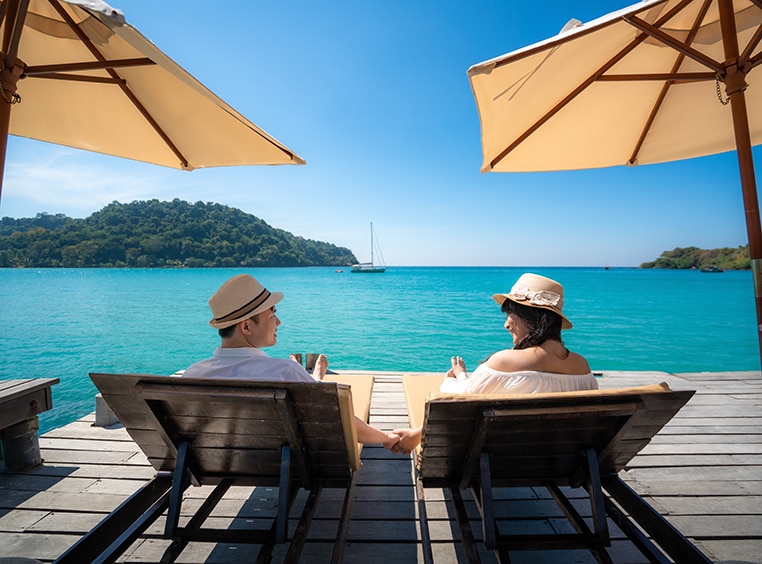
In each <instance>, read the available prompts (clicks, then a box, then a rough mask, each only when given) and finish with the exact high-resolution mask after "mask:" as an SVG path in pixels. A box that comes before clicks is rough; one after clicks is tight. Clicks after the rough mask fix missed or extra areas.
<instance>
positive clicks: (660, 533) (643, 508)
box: [603, 475, 712, 564]
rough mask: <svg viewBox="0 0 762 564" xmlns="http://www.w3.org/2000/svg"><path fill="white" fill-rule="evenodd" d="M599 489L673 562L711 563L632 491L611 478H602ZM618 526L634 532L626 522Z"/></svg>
mask: <svg viewBox="0 0 762 564" xmlns="http://www.w3.org/2000/svg"><path fill="white" fill-rule="evenodd" d="M603 487H604V488H606V491H607V492H608V494H609V495H610V496H611V497H612V498H613V499H614V500H615V501H616V502H617V503H618V504H619V505H620V506H622V508H623V509H624V510H625V511H626V512H627V513H628V514H629V515H630V517H631V518H632V519H633V520H634V521H635V522H637V523H638V525H640V526H641V527H642V528H643V530H644V531H645V532H646V533H648V534H649V535H651V538H653V539H654V541H655V542H656V544H658V545H659V547H660V548H662V549H663V550H664V552H666V553H667V554H669V556H670V557H672V558H673V559H674V560H675V562H696V563H702V564H710V563H711V562H712V561H711V560H710V559H709V558H707V557H706V555H705V554H704V553H703V552H701V551H700V550H699V549H698V548H696V546H695V545H694V544H693V543H692V542H691V541H689V540H688V539H687V538H686V537H685V536H684V535H683V534H682V533H681V532H680V531H679V530H677V529H676V528H675V526H674V525H672V523H670V522H669V521H667V520H666V519H665V518H664V517H663V516H662V515H661V514H660V513H659V512H658V511H656V510H655V509H654V508H653V507H651V506H650V505H649V504H648V503H646V501H645V500H644V499H643V498H642V497H640V495H638V493H637V492H636V491H635V490H633V489H632V488H631V487H630V486H628V485H627V484H626V483H624V482H623V481H622V479H621V478H619V476H614V475H612V476H608V477H606V479H605V480H603ZM609 514H612V511H611V509H609ZM619 526H620V528H622V527H629V528H633V529H634V528H635V527H634V524H633V523H631V522H629V519H628V520H627V521H626V522H624V523H622V524H619ZM625 532H627V531H625Z"/></svg>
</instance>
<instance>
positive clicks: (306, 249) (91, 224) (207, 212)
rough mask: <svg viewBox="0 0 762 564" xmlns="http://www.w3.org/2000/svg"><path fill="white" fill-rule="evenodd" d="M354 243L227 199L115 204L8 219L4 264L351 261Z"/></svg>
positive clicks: (2, 228)
mask: <svg viewBox="0 0 762 564" xmlns="http://www.w3.org/2000/svg"><path fill="white" fill-rule="evenodd" d="M355 262H357V259H356V258H355V256H354V254H352V251H350V250H349V249H346V248H343V247H337V246H336V245H333V244H331V243H323V242H320V241H313V240H310V239H304V238H303V237H298V236H296V235H292V234H291V233H289V232H287V231H284V230H282V229H276V228H274V227H271V226H270V225H268V224H267V223H265V222H264V221H262V220H261V219H259V218H257V217H255V216H253V215H251V214H248V213H244V212H243V211H241V210H239V209H235V208H231V207H228V206H223V205H221V204H214V203H203V202H196V203H195V204H191V203H188V202H185V201H182V200H179V199H175V200H172V201H171V202H161V201H159V200H148V201H135V202H132V203H129V204H120V203H119V202H112V203H111V204H109V205H107V206H106V207H105V208H103V209H102V210H100V211H98V212H95V213H94V214H92V215H91V216H89V217H86V218H85V219H75V218H71V217H67V216H66V215H64V214H48V213H40V214H37V216H36V217H33V218H21V219H14V218H11V217H4V218H2V220H0V267H74V268H83V267H241V266H246V267H255V266H344V265H348V264H352V263H355Z"/></svg>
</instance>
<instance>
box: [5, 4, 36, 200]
mask: <svg viewBox="0 0 762 564" xmlns="http://www.w3.org/2000/svg"><path fill="white" fill-rule="evenodd" d="M28 9H29V0H6V2H4V4H3V7H2V20H4V21H3V23H4V24H5V28H4V29H5V33H4V34H3V38H2V41H3V43H2V56H3V58H2V59H0V67H2V68H0V197H2V194H3V178H4V177H5V154H6V151H7V149H8V131H9V130H10V123H11V106H12V105H13V104H15V103H17V102H18V101H20V100H21V98H20V97H19V96H18V95H17V94H16V86H17V84H18V80H19V78H20V77H21V73H22V72H23V71H24V65H23V63H21V62H20V61H18V60H17V59H16V55H17V53H18V47H19V40H20V38H21V31H22V30H23V28H24V20H25V18H26V14H27V10H28Z"/></svg>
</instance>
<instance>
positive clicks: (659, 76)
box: [598, 72, 717, 84]
mask: <svg viewBox="0 0 762 564" xmlns="http://www.w3.org/2000/svg"><path fill="white" fill-rule="evenodd" d="M716 76H717V75H716V74H714V73H713V72H683V73H681V72H674V73H666V72H662V73H658V72H655V73H650V74H607V75H604V76H601V77H599V78H598V80H599V81H601V82H624V81H647V80H654V81H658V82H661V81H667V80H668V81H670V82H673V83H675V84H680V83H683V84H686V83H689V82H702V81H705V80H714V79H715V77H716Z"/></svg>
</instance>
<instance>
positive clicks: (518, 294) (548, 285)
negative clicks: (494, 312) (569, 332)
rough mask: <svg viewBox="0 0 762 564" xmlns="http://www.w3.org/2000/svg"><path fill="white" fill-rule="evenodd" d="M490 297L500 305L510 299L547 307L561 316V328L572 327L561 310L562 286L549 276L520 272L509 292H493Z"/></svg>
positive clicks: (562, 307) (519, 302) (531, 305)
mask: <svg viewBox="0 0 762 564" xmlns="http://www.w3.org/2000/svg"><path fill="white" fill-rule="evenodd" d="M492 299H493V300H495V301H496V302H497V303H498V304H500V306H501V307H502V305H503V303H504V302H505V300H511V301H512V302H516V303H517V304H521V305H525V306H529V307H538V308H540V309H547V310H549V311H552V312H555V313H557V314H558V315H560V316H561V319H562V322H561V328H562V329H571V328H572V322H571V321H569V320H568V319H567V318H566V316H565V315H564V314H563V311H562V310H563V309H564V287H563V286H561V284H559V283H558V282H556V281H555V280H551V279H550V278H545V277H544V276H540V275H538V274H530V273H526V274H522V275H521V277H520V278H519V279H518V280H517V281H516V283H515V284H514V285H513V288H511V291H510V292H509V293H507V294H495V295H494V296H492Z"/></svg>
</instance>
